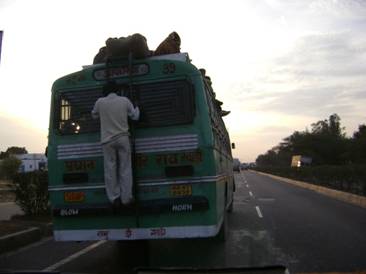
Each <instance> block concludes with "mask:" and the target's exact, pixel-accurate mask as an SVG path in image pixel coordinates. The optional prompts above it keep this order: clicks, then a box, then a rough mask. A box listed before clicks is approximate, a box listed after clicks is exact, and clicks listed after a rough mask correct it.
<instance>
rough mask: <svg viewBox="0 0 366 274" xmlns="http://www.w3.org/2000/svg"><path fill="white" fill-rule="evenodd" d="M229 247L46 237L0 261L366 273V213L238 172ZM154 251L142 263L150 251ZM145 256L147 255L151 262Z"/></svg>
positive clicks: (102, 268) (67, 268)
mask: <svg viewBox="0 0 366 274" xmlns="http://www.w3.org/2000/svg"><path fill="white" fill-rule="evenodd" d="M236 182H237V191H236V193H235V202H234V211H233V212H232V213H230V214H229V216H228V222H229V231H228V238H227V241H226V242H225V243H222V242H219V241H213V240H211V239H195V240H158V241H156V240H155V241H149V242H139V243H130V244H123V245H120V244H118V243H116V242H103V241H101V242H87V243H68V242H57V243H56V242H53V240H52V239H51V238H49V239H44V240H43V241H42V242H38V243H36V244H33V245H31V246H28V247H26V248H23V249H21V250H18V251H15V252H12V253H8V254H5V255H2V256H0V270H4V269H8V270H10V269H11V270H57V271H61V272H73V273H126V272H127V273H128V272H130V271H131V269H132V268H133V267H135V266H138V265H142V266H150V267H159V266H160V267H170V266H179V267H192V266H193V267H204V268H207V267H235V266H265V265H278V264H282V265H287V266H288V267H289V269H290V272H292V273H298V272H345V271H347V272H356V271H362V270H363V271H365V270H366V233H365V231H366V210H365V209H361V208H358V207H355V206H352V205H349V204H346V203H343V202H340V201H337V200H334V199H331V198H328V197H325V196H323V195H320V194H317V193H314V192H312V191H310V190H305V189H301V188H297V187H295V186H291V185H288V184H286V183H281V182H278V181H276V180H274V179H271V178H269V177H266V176H262V175H257V174H255V173H252V172H244V173H241V174H239V173H237V174H236ZM147 251H148V253H149V254H150V256H149V258H148V260H143V258H144V257H145V256H144V253H147ZM145 258H147V257H145Z"/></svg>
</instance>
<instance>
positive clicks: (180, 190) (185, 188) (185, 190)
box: [170, 185, 192, 197]
mask: <svg viewBox="0 0 366 274" xmlns="http://www.w3.org/2000/svg"><path fill="white" fill-rule="evenodd" d="M170 194H171V196H174V197H177V196H191V195H192V186H191V185H176V186H171V187H170Z"/></svg>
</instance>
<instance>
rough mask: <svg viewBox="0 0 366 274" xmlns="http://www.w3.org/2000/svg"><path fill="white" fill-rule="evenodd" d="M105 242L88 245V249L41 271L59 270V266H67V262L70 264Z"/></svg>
mask: <svg viewBox="0 0 366 274" xmlns="http://www.w3.org/2000/svg"><path fill="white" fill-rule="evenodd" d="M106 242H107V241H105V240H103V241H99V242H96V243H94V244H92V245H89V246H88V247H86V248H84V249H82V250H80V251H78V252H76V253H74V254H72V255H70V256H69V257H67V258H65V259H62V260H61V261H59V262H57V263H55V264H53V265H51V266H49V267H47V268H45V269H43V270H42V271H54V270H56V269H57V268H59V267H60V266H62V265H64V264H67V263H68V262H71V261H72V260H74V259H76V258H78V257H80V256H81V255H84V254H86V253H88V252H89V251H91V250H93V249H95V248H97V247H98V246H100V245H102V244H105V243H106Z"/></svg>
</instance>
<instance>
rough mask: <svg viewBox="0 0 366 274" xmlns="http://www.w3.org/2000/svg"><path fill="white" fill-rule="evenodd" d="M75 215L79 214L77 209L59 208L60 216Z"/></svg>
mask: <svg viewBox="0 0 366 274" xmlns="http://www.w3.org/2000/svg"><path fill="white" fill-rule="evenodd" d="M75 215H79V210H78V209H73V208H68V209H61V210H60V216H75Z"/></svg>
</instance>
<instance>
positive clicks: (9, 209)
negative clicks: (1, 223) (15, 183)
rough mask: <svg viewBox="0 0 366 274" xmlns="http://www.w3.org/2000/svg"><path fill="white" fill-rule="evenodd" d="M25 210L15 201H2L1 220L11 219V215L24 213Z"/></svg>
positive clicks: (0, 205) (0, 206) (0, 207)
mask: <svg viewBox="0 0 366 274" xmlns="http://www.w3.org/2000/svg"><path fill="white" fill-rule="evenodd" d="M22 214H23V211H22V210H21V209H20V207H19V206H18V205H17V204H16V203H14V202H5V203H0V220H10V218H11V216H14V215H22Z"/></svg>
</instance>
